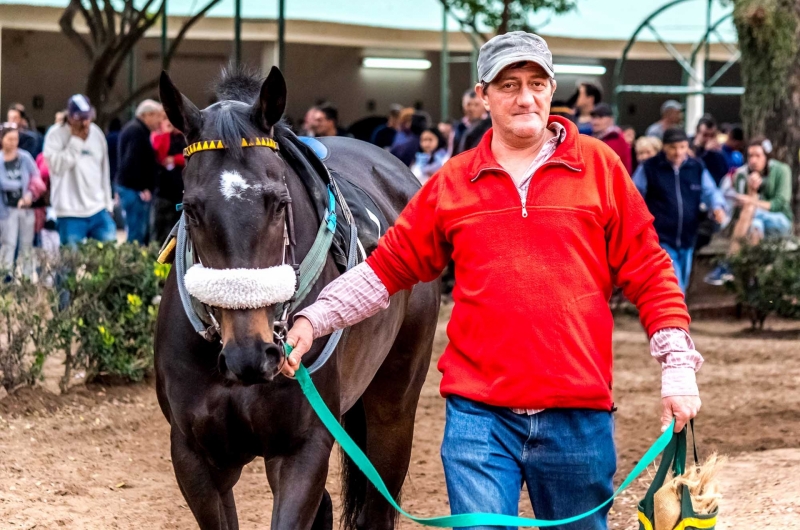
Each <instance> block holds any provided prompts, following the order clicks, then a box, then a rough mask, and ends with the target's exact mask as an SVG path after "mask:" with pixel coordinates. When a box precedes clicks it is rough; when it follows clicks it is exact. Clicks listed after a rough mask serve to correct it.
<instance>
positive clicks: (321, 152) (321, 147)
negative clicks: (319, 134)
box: [297, 136, 328, 160]
mask: <svg viewBox="0 0 800 530" xmlns="http://www.w3.org/2000/svg"><path fill="white" fill-rule="evenodd" d="M297 139H298V140H300V141H301V142H303V143H304V144H306V145H307V146H308V147H310V148H311V150H312V151H314V154H315V155H317V158H319V159H320V160H325V159H326V158H328V148H327V147H325V144H323V143H322V142H320V141H319V140H317V139H316V138H312V137H310V136H298V137H297Z"/></svg>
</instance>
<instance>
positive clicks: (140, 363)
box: [50, 242, 169, 390]
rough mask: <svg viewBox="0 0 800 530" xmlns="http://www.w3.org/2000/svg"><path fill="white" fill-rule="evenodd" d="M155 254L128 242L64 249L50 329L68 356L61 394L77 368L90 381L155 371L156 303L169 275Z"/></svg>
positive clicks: (131, 377)
mask: <svg viewBox="0 0 800 530" xmlns="http://www.w3.org/2000/svg"><path fill="white" fill-rule="evenodd" d="M156 254H157V249H156V248H155V247H148V248H143V247H140V246H138V245H134V244H127V243H126V244H120V245H113V244H103V243H97V242H90V243H86V244H84V245H81V246H78V247H77V248H74V249H62V256H61V263H60V270H61V271H62V272H61V277H60V279H59V280H58V281H57V284H58V285H59V293H58V300H57V306H56V307H54V308H53V319H52V321H51V325H50V337H51V338H52V340H53V346H54V347H55V348H57V349H60V350H62V351H63V352H64V353H65V354H66V362H65V371H64V378H63V380H62V382H61V387H62V390H65V389H66V386H67V384H68V383H69V380H70V376H71V372H72V371H73V370H74V369H78V368H83V369H85V370H86V379H87V381H92V380H95V379H96V378H98V377H110V378H112V379H122V380H126V381H139V380H141V379H142V378H143V377H144V376H145V374H146V373H147V372H148V371H149V370H150V369H151V368H152V366H153V333H154V331H155V321H156V314H157V307H156V304H157V303H158V297H159V295H160V294H161V289H162V288H163V284H164V280H165V279H166V276H167V273H168V272H169V266H168V265H160V264H158V263H156ZM73 341H75V342H77V348H73Z"/></svg>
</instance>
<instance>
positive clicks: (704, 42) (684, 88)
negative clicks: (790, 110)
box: [613, 0, 744, 116]
mask: <svg viewBox="0 0 800 530" xmlns="http://www.w3.org/2000/svg"><path fill="white" fill-rule="evenodd" d="M689 1H695V0H672V1H670V2H668V3H666V4H664V5H663V6H661V7H659V8H658V9H656V10H655V11H653V12H652V13H651V14H650V15H649V16H648V17H646V18H645V19H644V21H642V23H641V24H639V26H638V27H637V28H636V30H635V31H634V32H633V35H631V37H630V39H628V42H627V43H626V45H625V48H624V49H623V51H622V57H620V58H619V59H617V62H616V65H615V66H614V78H613V85H614V99H613V107H614V114H615V116H619V105H620V101H621V96H622V94H630V93H639V94H664V95H674V96H679V97H680V98H681V99H683V100H684V103H685V99H686V96H692V95H703V96H706V95H715V96H741V95H742V94H744V87H740V86H716V83H717V82H718V81H719V80H720V79H721V78H722V76H723V75H724V74H725V73H726V72H727V71H728V70H730V69H731V67H732V66H733V65H734V64H736V62H738V60H739V58H740V57H741V52H739V50H738V49H737V48H736V47H735V46H733V45H731V44H729V43H726V42H725V41H724V39H723V38H722V36H721V35H720V33H719V31H718V28H719V26H720V25H721V24H722V23H723V22H725V21H727V20H728V19H730V18H731V17H732V16H733V12H730V13H728V14H726V15H723V16H722V17H720V18H719V19H718V20H716V21H715V22H713V23H712V22H711V8H712V5H713V3H714V0H708V4H707V9H706V31H705V33H704V34H703V37H702V39H701V40H700V41H699V42H698V43H697V44H696V45H695V46H694V48H693V49H692V53H691V55H690V57H689V59H688V60H687V59H686V57H684V56H683V55H682V54H681V53H680V52H679V51H678V50H677V49H675V47H674V46H673V45H672V44H671V43H669V42H667V41H666V40H664V39H663V38H662V37H661V35H660V34H659V33H658V31H657V30H656V28H655V27H654V26H653V24H652V23H651V22H652V21H653V19H655V18H656V17H658V15H660V14H661V13H663V12H664V11H667V10H668V9H671V8H672V7H675V6H677V5H679V4H682V3H685V2H689ZM644 29H649V30H650V32H651V33H652V34H653V36H654V37H655V38H656V41H657V42H658V43H659V44H661V46H662V47H663V48H664V49H665V50H666V51H667V52H668V53H669V55H671V56H672V58H673V59H675V61H676V62H677V63H678V64H679V65H680V66H681V68H682V69H683V76H682V77H683V80H682V81H683V84H682V85H635V84H633V85H626V84H623V77H624V75H625V65H626V63H627V61H628V53H629V52H630V50H631V48H632V47H633V45H634V44H635V43H636V39H637V37H638V36H639V34H640V33H641V32H642V31H643V30H644ZM712 35H716V36H717V38H718V39H719V41H720V43H721V44H722V45H723V46H725V48H726V49H727V50H728V51H729V52H730V53H731V58H730V59H729V60H728V61H727V62H726V63H725V64H724V65H723V66H722V67H720V69H719V70H718V71H717V72H716V73H715V74H714V75H713V76H712V77H711V78H710V79H705V74H706V73H707V72H708V63H709V49H710V46H711V36H712ZM701 50H702V51H703V52H704V53H705V68H703V75H700V74H699V73H698V72H697V71H696V70H695V68H694V66H693V65H694V64H695V61H696V60H697V55H698V53H700V52H701ZM690 81H694V82H695V83H699V84H700V85H702V86H701V87H699V88H697V87H692V86H690V84H689V82H690Z"/></svg>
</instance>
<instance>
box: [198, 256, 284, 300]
mask: <svg viewBox="0 0 800 530" xmlns="http://www.w3.org/2000/svg"><path fill="white" fill-rule="evenodd" d="M183 281H184V284H185V285H186V290H187V291H189V294H191V295H192V296H194V297H195V298H197V299H198V300H200V301H201V302H202V303H204V304H206V305H210V306H213V307H222V308H224V309H256V308H259V307H267V306H270V305H274V304H279V303H281V302H285V301H287V300H289V299H290V298H291V297H292V296H293V295H294V292H295V288H296V287H297V285H296V283H297V275H296V274H295V272H294V268H293V267H292V266H291V265H278V266H277V267H269V268H267V269H207V268H205V267H203V266H202V265H201V264H199V263H198V264H196V265H193V266H192V267H190V268H189V270H188V271H186V275H185V276H184V278H183Z"/></svg>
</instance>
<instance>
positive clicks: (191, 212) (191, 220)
mask: <svg viewBox="0 0 800 530" xmlns="http://www.w3.org/2000/svg"><path fill="white" fill-rule="evenodd" d="M183 214H184V215H185V216H186V223H187V224H189V225H194V226H197V225H198V224H200V223H199V217H198V216H197V209H196V208H195V207H194V206H192V205H189V204H185V203H184V205H183Z"/></svg>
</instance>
